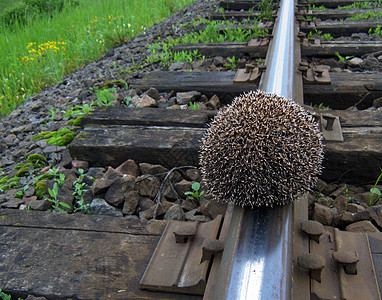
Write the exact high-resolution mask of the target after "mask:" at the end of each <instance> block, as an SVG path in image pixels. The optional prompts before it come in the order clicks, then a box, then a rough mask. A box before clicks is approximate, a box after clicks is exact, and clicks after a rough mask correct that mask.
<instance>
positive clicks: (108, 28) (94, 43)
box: [0, 0, 194, 116]
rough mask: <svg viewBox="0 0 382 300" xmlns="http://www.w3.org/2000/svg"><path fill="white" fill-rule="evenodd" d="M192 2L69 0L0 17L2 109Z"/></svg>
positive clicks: (9, 108) (3, 112) (7, 110)
mask: <svg viewBox="0 0 382 300" xmlns="http://www.w3.org/2000/svg"><path fill="white" fill-rule="evenodd" d="M40 2H41V1H40ZM192 2H194V0H129V1H121V0H109V1H103V0H80V1H79V3H78V5H72V4H71V2H70V1H66V2H65V3H68V4H65V5H63V6H62V7H61V8H60V10H57V11H56V12H52V13H51V12H50V13H49V14H48V13H45V14H44V13H43V12H40V13H38V14H36V15H35V16H33V15H31V16H30V17H28V18H26V19H23V20H18V19H15V20H13V21H12V26H9V24H6V23H5V22H3V23H0V115H3V116H4V115H7V114H9V113H10V112H11V111H12V110H14V109H15V108H16V107H17V106H19V105H20V104H22V103H23V102H24V101H25V100H26V99H27V98H28V97H29V96H31V95H33V94H36V93H38V92H40V91H42V90H43V89H45V88H46V87H48V86H51V85H53V84H55V83H57V82H59V81H60V80H62V79H63V77H64V76H65V75H66V74H69V73H71V72H73V71H74V70H75V69H76V68H78V67H81V66H84V65H85V64H87V63H89V62H91V61H94V60H96V59H99V58H100V57H101V56H102V54H104V53H105V52H106V51H107V50H108V49H110V48H112V47H115V46H117V45H120V44H122V43H124V42H126V41H127V40H129V39H131V38H133V37H134V36H136V35H137V34H139V33H142V32H145V30H146V28H148V27H150V26H151V25H153V24H154V23H156V22H160V21H161V20H163V19H164V18H165V17H167V16H169V15H170V14H171V13H173V12H175V11H177V10H179V9H181V8H182V7H184V6H186V5H188V4H190V3H192ZM20 3H21V2H20ZM148 8H150V9H148Z"/></svg>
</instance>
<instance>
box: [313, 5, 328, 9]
mask: <svg viewBox="0 0 382 300" xmlns="http://www.w3.org/2000/svg"><path fill="white" fill-rule="evenodd" d="M308 9H309V10H311V9H316V10H328V9H327V8H326V7H325V6H324V5H320V6H316V5H314V4H309V8H308Z"/></svg>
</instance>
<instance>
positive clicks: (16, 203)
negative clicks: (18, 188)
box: [0, 198, 24, 208]
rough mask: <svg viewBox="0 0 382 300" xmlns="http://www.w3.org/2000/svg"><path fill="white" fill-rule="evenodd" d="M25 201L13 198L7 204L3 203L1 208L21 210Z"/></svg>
mask: <svg viewBox="0 0 382 300" xmlns="http://www.w3.org/2000/svg"><path fill="white" fill-rule="evenodd" d="M23 203H24V201H23V200H21V199H18V198H13V199H10V200H8V201H7V202H4V203H2V204H1V205H0V206H1V207H2V208H19V206H20V205H21V204H23Z"/></svg>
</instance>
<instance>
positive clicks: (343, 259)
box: [332, 250, 359, 275]
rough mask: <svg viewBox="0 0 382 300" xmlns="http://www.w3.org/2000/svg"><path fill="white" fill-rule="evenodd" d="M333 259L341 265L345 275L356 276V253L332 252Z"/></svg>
mask: <svg viewBox="0 0 382 300" xmlns="http://www.w3.org/2000/svg"><path fill="white" fill-rule="evenodd" d="M332 256H333V259H334V260H335V261H336V262H337V263H338V264H339V265H342V266H343V267H344V269H345V273H346V274H349V275H356V274H357V263H358V262H359V258H358V253H357V251H344V250H341V251H336V252H333V255H332Z"/></svg>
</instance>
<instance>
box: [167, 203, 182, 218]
mask: <svg viewBox="0 0 382 300" xmlns="http://www.w3.org/2000/svg"><path fill="white" fill-rule="evenodd" d="M163 219H164V220H177V221H184V220H185V215H184V211H183V209H182V207H181V206H180V205H179V204H174V205H172V206H171V207H170V208H169V209H168V210H167V211H166V213H165V214H164V216H163Z"/></svg>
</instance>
